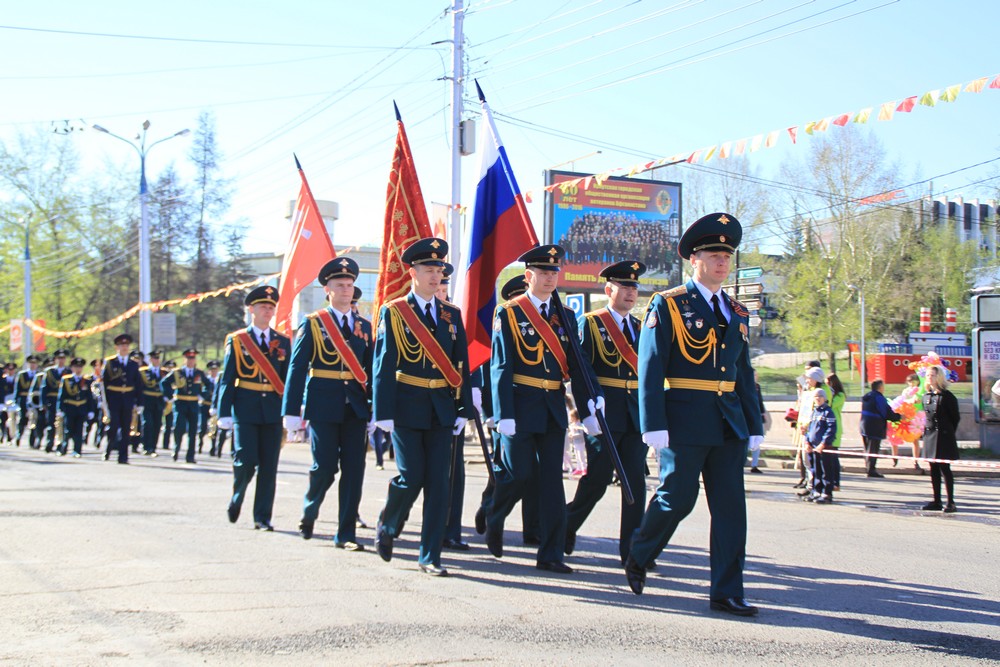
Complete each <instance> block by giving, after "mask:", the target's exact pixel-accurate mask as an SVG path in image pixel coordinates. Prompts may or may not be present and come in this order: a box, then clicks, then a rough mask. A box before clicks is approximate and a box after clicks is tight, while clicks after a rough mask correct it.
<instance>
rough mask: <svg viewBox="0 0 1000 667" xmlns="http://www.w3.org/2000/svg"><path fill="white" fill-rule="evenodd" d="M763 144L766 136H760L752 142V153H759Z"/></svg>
mask: <svg viewBox="0 0 1000 667" xmlns="http://www.w3.org/2000/svg"><path fill="white" fill-rule="evenodd" d="M762 143H764V135H763V134H758V135H757V136H755V137H754V138H753V139H751V140H750V152H751V153H753V152H754V151H759V150H760V146H761V144H762ZM769 148H770V147H769Z"/></svg>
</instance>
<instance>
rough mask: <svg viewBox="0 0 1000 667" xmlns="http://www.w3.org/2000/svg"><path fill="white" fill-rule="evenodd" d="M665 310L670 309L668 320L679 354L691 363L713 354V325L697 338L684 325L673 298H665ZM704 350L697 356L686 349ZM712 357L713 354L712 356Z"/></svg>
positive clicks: (698, 361)
mask: <svg viewBox="0 0 1000 667" xmlns="http://www.w3.org/2000/svg"><path fill="white" fill-rule="evenodd" d="M666 302H667V310H669V311H670V322H671V323H672V324H673V330H674V336H675V337H676V338H677V347H678V348H680V351H681V355H682V356H683V357H684V358H685V359H687V360H688V361H690V362H691V363H692V364H701V363H704V361H705V360H706V359H708V355H710V354H711V355H714V354H715V343H716V335H715V327H709V328H708V335H706V336H705V338H704V340H698V339H697V338H695V337H694V336H693V335H692V334H691V332H690V331H688V329H687V327H685V326H684V318H683V317H681V311H679V310H678V309H677V304H676V303H674V300H673V299H666ZM689 349H691V350H704V354H702V355H701V357H699V358H697V359H696V358H695V357H694V356H692V353H691V352H689V351H688V350H689ZM713 358H714V356H713Z"/></svg>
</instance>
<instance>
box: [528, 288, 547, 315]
mask: <svg viewBox="0 0 1000 667" xmlns="http://www.w3.org/2000/svg"><path fill="white" fill-rule="evenodd" d="M525 293H526V294H527V295H528V298H529V299H530V300H531V303H533V304H534V305H535V308H536V309H537V310H538V312H542V304H543V303H544V304H545V312H547V313H549V314H550V315H551V314H552V305H551V302H552V295H551V294H550V295H549V298H548V299H546V300H545V301H542V300H541V299H539V298H538V297H536V296H535V295H534V294H532V293H531V291H530V290H529V291H528V292H525Z"/></svg>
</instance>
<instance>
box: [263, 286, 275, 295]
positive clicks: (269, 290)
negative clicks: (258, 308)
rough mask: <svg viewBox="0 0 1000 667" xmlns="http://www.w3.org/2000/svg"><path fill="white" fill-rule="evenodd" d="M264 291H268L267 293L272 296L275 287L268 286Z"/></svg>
mask: <svg viewBox="0 0 1000 667" xmlns="http://www.w3.org/2000/svg"><path fill="white" fill-rule="evenodd" d="M264 291H265V292H266V293H267V295H268V296H271V295H273V294H274V288H273V287H268V288H267V289H266V290H264Z"/></svg>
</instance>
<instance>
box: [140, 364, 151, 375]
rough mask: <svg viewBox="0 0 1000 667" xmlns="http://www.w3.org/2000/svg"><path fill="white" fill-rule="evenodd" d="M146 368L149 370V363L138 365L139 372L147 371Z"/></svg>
mask: <svg viewBox="0 0 1000 667" xmlns="http://www.w3.org/2000/svg"><path fill="white" fill-rule="evenodd" d="M148 370H149V364H146V365H145V366H139V372H140V373H141V372H143V371H148Z"/></svg>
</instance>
